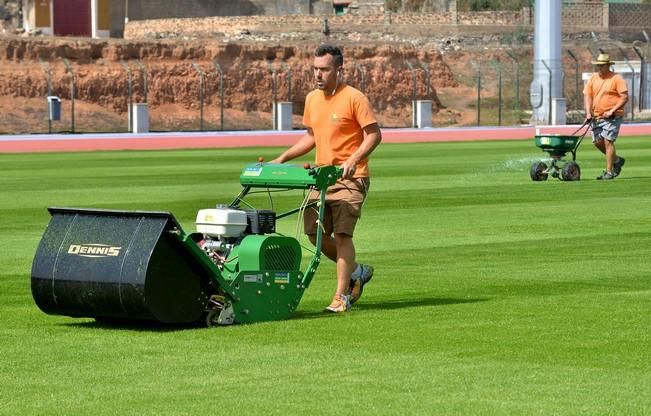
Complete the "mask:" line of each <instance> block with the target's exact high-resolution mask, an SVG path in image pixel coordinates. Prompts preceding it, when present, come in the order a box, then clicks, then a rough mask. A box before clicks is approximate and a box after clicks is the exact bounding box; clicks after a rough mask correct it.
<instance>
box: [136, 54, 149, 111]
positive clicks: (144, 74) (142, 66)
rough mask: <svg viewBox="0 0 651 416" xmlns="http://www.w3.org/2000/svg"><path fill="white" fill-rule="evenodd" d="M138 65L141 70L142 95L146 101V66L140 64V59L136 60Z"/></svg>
mask: <svg viewBox="0 0 651 416" xmlns="http://www.w3.org/2000/svg"><path fill="white" fill-rule="evenodd" d="M138 66H139V67H140V71H141V72H142V82H143V95H144V99H145V102H147V93H148V91H147V68H145V66H144V65H143V64H142V62H141V61H138Z"/></svg>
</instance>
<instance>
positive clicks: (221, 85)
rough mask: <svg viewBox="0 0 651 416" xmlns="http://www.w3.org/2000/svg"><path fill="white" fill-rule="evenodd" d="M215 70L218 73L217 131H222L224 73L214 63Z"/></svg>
mask: <svg viewBox="0 0 651 416" xmlns="http://www.w3.org/2000/svg"><path fill="white" fill-rule="evenodd" d="M215 70H216V71H217V73H219V129H220V130H222V131H223V130H224V71H222V67H221V66H220V65H219V64H218V63H217V62H215Z"/></svg>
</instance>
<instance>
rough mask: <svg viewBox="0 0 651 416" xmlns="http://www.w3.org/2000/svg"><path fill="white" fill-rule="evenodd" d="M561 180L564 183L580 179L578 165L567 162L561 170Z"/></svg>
mask: <svg viewBox="0 0 651 416" xmlns="http://www.w3.org/2000/svg"><path fill="white" fill-rule="evenodd" d="M561 179H562V180H564V181H578V180H580V179H581V168H580V167H579V164H578V163H576V162H574V161H571V162H567V163H566V164H565V166H563V169H562V170H561Z"/></svg>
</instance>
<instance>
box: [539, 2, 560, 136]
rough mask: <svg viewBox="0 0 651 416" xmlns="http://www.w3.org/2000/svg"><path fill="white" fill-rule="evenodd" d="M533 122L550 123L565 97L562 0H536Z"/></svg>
mask: <svg viewBox="0 0 651 416" xmlns="http://www.w3.org/2000/svg"><path fill="white" fill-rule="evenodd" d="M534 7H535V10H534V13H535V18H534V19H535V20H534V62H533V82H532V83H531V107H532V117H531V122H532V123H534V124H551V120H552V117H551V107H552V102H551V101H550V100H554V99H555V98H562V89H563V88H562V86H563V79H562V77H563V75H562V72H563V68H562V63H561V0H536V3H535V6H534Z"/></svg>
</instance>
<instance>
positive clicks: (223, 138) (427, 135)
mask: <svg viewBox="0 0 651 416" xmlns="http://www.w3.org/2000/svg"><path fill="white" fill-rule="evenodd" d="M577 128H578V127H577V126H539V127H535V126H525V127H457V128H428V129H383V130H382V136H383V142H384V143H416V142H454V141H470V140H525V139H531V138H533V137H534V135H536V134H566V135H571V134H574V133H575V132H576V130H577ZM301 134H302V132H301V131H282V132H276V131H251V132H210V133H206V132H201V133H146V134H130V133H124V134H84V135H63V134H57V135H22V136H0V153H31V152H74V151H94V150H147V149H197V148H227V147H270V146H280V147H284V146H289V145H291V144H293V143H294V142H296V140H298V138H299V137H300V136H301ZM620 135H622V136H640V135H651V124H624V125H622V127H621V132H620Z"/></svg>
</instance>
